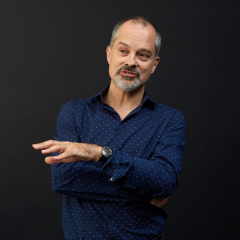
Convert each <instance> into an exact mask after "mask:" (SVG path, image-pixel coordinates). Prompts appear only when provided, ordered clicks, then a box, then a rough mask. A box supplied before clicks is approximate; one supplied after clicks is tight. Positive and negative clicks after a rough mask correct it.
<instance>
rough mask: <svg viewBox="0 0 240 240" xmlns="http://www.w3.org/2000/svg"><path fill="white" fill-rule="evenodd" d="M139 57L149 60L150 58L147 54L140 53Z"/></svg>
mask: <svg viewBox="0 0 240 240" xmlns="http://www.w3.org/2000/svg"><path fill="white" fill-rule="evenodd" d="M139 55H140V57H144V58H149V56H148V55H147V54H145V53H140V54H139Z"/></svg>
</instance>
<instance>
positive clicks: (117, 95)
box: [103, 81, 144, 119]
mask: <svg viewBox="0 0 240 240" xmlns="http://www.w3.org/2000/svg"><path fill="white" fill-rule="evenodd" d="M143 94H144V85H143V86H140V87H139V88H138V89H136V90H134V91H130V92H125V91H123V90H122V89H120V88H119V87H118V86H116V85H115V84H114V83H113V82H112V81H111V84H110V87H109V89H108V92H107V93H106V94H105V96H104V98H103V101H104V103H106V104H108V105H109V106H111V107H112V108H113V109H114V110H115V111H116V112H117V113H118V114H119V115H120V117H121V119H123V118H124V117H125V116H127V115H128V114H129V113H130V112H131V111H132V110H133V109H135V108H136V107H138V106H139V105H141V104H142V100H143Z"/></svg>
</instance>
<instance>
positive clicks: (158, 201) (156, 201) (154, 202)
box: [150, 197, 169, 208]
mask: <svg viewBox="0 0 240 240" xmlns="http://www.w3.org/2000/svg"><path fill="white" fill-rule="evenodd" d="M168 199H169V197H167V198H164V199H160V198H152V200H151V201H150V204H152V205H155V206H157V207H159V208H162V207H163V206H164V205H165V204H166V202H167V201H168Z"/></svg>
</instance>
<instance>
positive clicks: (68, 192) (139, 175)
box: [52, 88, 185, 240]
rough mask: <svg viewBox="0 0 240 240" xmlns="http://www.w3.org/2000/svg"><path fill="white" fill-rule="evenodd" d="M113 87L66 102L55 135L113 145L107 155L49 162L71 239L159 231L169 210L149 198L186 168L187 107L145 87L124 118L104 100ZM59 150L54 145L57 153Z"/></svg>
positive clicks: (167, 191) (150, 235)
mask: <svg viewBox="0 0 240 240" xmlns="http://www.w3.org/2000/svg"><path fill="white" fill-rule="evenodd" d="M107 90H108V88H106V89H104V90H103V91H102V92H100V93H99V94H97V95H95V96H94V97H92V98H90V99H77V100H74V101H71V102H68V103H67V104H65V105H64V106H63V107H62V108H61V111H60V113H59V116H58V119H57V126H56V131H55V135H54V139H55V140H58V141H70V142H82V143H92V144H97V145H100V146H107V147H110V148H111V149H112V151H113V155H112V157H111V158H110V159H108V161H107V162H106V163H100V162H94V161H89V162H86V161H79V162H76V163H60V164H54V165H52V185H53V191H55V192H58V193H61V194H63V213H62V223H63V230H64V235H65V238H66V239H67V240H70V239H74V240H76V239H82V240H83V239H84V240H87V239H91V240H94V239H101V240H105V239H113V240H117V239H124V240H125V239H138V240H139V239H141V240H145V239H146V240H147V239H154V238H156V237H158V236H159V235H160V234H161V232H162V231H163V227H164V223H165V220H166V217H167V214H166V212H165V211H164V210H163V209H161V208H158V207H156V206H154V205H151V204H149V202H150V200H151V199H152V198H153V197H157V198H165V197H168V196H170V195H171V194H172V192H173V190H174V189H175V188H176V186H177V183H178V178H179V174H180V172H181V165H182V158H183V146H184V143H185V119H184V115H183V114H182V113H181V112H180V111H178V110H176V109H173V108H170V107H168V106H166V105H163V104H156V103H154V102H153V101H151V100H150V99H149V98H148V95H147V94H146V93H144V96H143V102H142V104H141V105H140V106H138V107H137V108H136V109H134V110H133V111H132V112H131V113H129V114H128V116H127V117H125V119H123V120H121V119H120V117H119V115H118V113H117V112H116V111H115V110H114V109H113V108H111V107H110V106H108V105H106V104H105V103H103V96H104V94H105V93H106V92H107ZM56 154H57V153H56Z"/></svg>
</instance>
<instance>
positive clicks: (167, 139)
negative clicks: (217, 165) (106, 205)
mask: <svg viewBox="0 0 240 240" xmlns="http://www.w3.org/2000/svg"><path fill="white" fill-rule="evenodd" d="M64 111H66V108H65V109H64V108H63V109H62V110H61V112H60V114H59V116H60V117H59V118H58V124H57V130H56V133H55V139H56V140H65V141H66V140H70V141H78V140H79V136H78V135H79V134H77V130H76V126H75V123H74V119H72V120H71V121H72V125H71V126H72V128H71V129H69V123H68V124H65V123H64V121H65V120H64V117H63V116H64V115H65V114H67V115H68V119H69V116H70V115H71V114H73V112H68V113H66V112H64ZM63 113H64V114H63ZM68 121H69V120H68ZM64 126H68V129H64ZM59 132H61V136H65V137H62V138H61V139H60V138H59V137H58V135H60V134H59ZM69 132H71V134H68V133H69ZM73 132H75V135H74V137H73V134H72V133H73ZM70 135H71V139H69V137H68V136H70ZM184 142H185V121H184V117H183V115H182V114H181V112H176V113H175V114H174V116H173V117H172V118H171V120H170V121H169V124H168V125H167V127H166V129H165V131H164V132H163V134H162V135H161V138H160V139H159V142H158V144H157V146H156V147H155V149H154V150H153V154H152V157H151V159H149V160H147V159H141V158H134V157H131V156H130V155H129V154H126V153H122V152H119V151H118V150H116V149H114V150H113V152H114V154H113V156H112V158H111V159H109V160H108V162H107V163H106V164H104V165H103V166H102V168H98V167H96V166H94V165H92V164H90V163H89V162H84V161H80V162H78V161H77V162H75V163H68V164H66V163H59V164H54V165H53V167H52V169H53V171H52V172H53V186H54V189H55V191H57V192H60V193H62V194H67V195H70V196H75V197H83V195H84V196H85V197H89V196H91V198H92V197H95V195H97V196H98V197H100V195H101V194H102V195H103V196H104V198H108V197H109V198H111V199H115V200H116V199H117V198H118V197H119V198H120V199H124V200H126V199H125V198H131V197H133V198H135V199H136V198H137V199H138V200H140V199H141V200H143V199H147V201H150V200H151V198H152V197H157V198H165V197H167V196H169V195H170V194H171V193H172V191H173V190H174V189H175V187H176V185H177V181H178V175H179V172H180V171H181V160H182V153H183V145H184ZM57 144H58V145H60V149H57V148H55V149H52V150H54V151H55V150H56V151H58V150H61V147H62V143H59V142H58V143H57ZM78 144H79V143H78ZM90 152H91V151H90ZM63 154H67V151H66V152H65V153H63ZM61 155H62V154H61ZM61 155H60V156H61ZM70 155H71V154H70ZM62 156H63V155H62ZM73 157H75V156H74V154H73ZM65 159H67V158H65ZM87 159H88V160H89V158H87ZM83 160H84V159H83ZM57 161H59V159H57ZM64 161H66V160H63V162H64ZM94 174H95V175H96V176H97V177H96V178H95V179H93V178H92V177H89V176H92V175H94ZM98 179H101V180H102V181H101V182H99V181H98ZM87 186H91V187H90V188H87ZM119 192H120V193H121V194H120V195H119ZM134 192H135V194H133V193H134ZM143 196H144V198H143ZM154 205H156V204H154Z"/></svg>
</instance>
